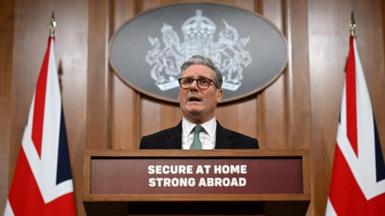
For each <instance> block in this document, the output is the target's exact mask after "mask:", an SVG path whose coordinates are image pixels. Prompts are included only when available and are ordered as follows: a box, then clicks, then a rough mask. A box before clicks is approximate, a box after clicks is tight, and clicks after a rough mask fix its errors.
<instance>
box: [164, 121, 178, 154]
mask: <svg viewBox="0 0 385 216" xmlns="http://www.w3.org/2000/svg"><path fill="white" fill-rule="evenodd" d="M166 146H167V148H169V149H182V122H179V124H178V125H177V126H175V127H174V128H172V129H171V130H170V131H169V133H168V134H167V137H166Z"/></svg>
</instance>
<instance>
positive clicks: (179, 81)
mask: <svg viewBox="0 0 385 216" xmlns="http://www.w3.org/2000/svg"><path fill="white" fill-rule="evenodd" d="M186 78H189V79H191V80H192V82H191V83H190V84H189V86H188V87H186V88H183V87H182V83H181V81H182V79H186ZM200 79H201V80H202V79H206V80H209V85H208V86H207V87H203V88H202V87H201V86H200V85H199V80H200ZM194 81H195V82H196V83H197V87H198V88H199V89H202V90H206V89H208V88H210V86H211V85H212V84H214V86H215V87H216V88H217V89H220V88H219V86H218V84H217V82H215V80H213V79H210V78H208V77H205V76H199V77H197V78H194V77H180V78H178V83H179V87H180V88H182V89H188V88H190V87H191V85H192V84H193V83H194Z"/></svg>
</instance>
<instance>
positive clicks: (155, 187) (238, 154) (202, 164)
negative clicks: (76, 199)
mask: <svg viewBox="0 0 385 216" xmlns="http://www.w3.org/2000/svg"><path fill="white" fill-rule="evenodd" d="M83 175H84V176H83V181H84V182H83V202H84V205H85V208H86V211H87V215H306V212H307V208H308V205H309V202H310V175H309V158H308V152H307V151H306V150H294V151H266V150H210V151H207V150H206V151H205V150H202V151H185V150H139V151H130V152H127V151H112V150H107V151H86V153H85V158H84V164H83Z"/></svg>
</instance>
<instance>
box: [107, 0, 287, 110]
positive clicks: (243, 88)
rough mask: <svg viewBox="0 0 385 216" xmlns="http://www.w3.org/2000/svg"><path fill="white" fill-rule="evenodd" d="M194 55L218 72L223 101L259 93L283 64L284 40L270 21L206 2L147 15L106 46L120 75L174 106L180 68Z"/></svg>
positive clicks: (124, 28)
mask: <svg viewBox="0 0 385 216" xmlns="http://www.w3.org/2000/svg"><path fill="white" fill-rule="evenodd" d="M196 54H199V55H203V56H208V57H210V58H211V59H212V60H213V61H214V63H215V64H216V66H217V67H218V68H219V69H220V71H221V72H222V75H223V81H224V82H223V86H222V87H223V90H224V99H223V102H229V101H233V100H237V99H240V98H243V97H246V96H248V95H251V94H254V93H256V92H258V91H259V90H261V89H263V88H264V87H266V86H267V85H269V84H270V83H272V82H273V81H274V80H275V79H276V78H277V77H278V76H279V75H280V73H281V72H282V71H283V68H284V67H285V66H286V63H287V45H286V40H285V38H284V37H283V35H282V34H281V32H280V31H279V30H278V29H277V28H276V27H275V26H274V25H273V24H272V23H271V22H270V21H268V20H266V19H265V18H263V17H262V16H259V15H257V14H255V13H251V12H248V11H246V10H243V9H239V8H234V7H230V6H225V5H218V4H210V3H191V4H177V5H171V6H167V7H162V8H157V9H154V10H151V11H147V12H145V13H142V14H140V15H138V16H136V17H135V18H134V19H132V20H130V21H128V22H127V23H125V24H124V25H122V26H121V27H120V29H119V30H118V31H117V32H116V34H115V35H114V36H113V37H112V40H111V43H110V63H111V66H112V67H113V69H114V71H115V72H116V73H117V74H118V76H119V77H120V78H121V79H122V80H123V81H124V82H125V83H127V84H128V85H130V86H131V87H133V88H135V89H136V90H138V91H139V92H141V93H144V94H146V95H149V96H152V97H155V98H158V99H161V100H165V101H168V102H178V101H177V96H178V91H179V87H178V81H177V78H178V77H179V74H180V66H181V64H182V63H183V62H184V61H185V60H186V59H188V58H189V57H191V56H192V55H196Z"/></svg>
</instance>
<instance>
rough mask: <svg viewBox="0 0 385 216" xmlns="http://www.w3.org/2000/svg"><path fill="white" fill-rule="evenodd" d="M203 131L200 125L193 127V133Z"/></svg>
mask: <svg viewBox="0 0 385 216" xmlns="http://www.w3.org/2000/svg"><path fill="white" fill-rule="evenodd" d="M204 130H205V129H204V128H203V127H202V126H201V125H196V126H195V127H194V133H198V134H199V133H200V132H202V131H204Z"/></svg>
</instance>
